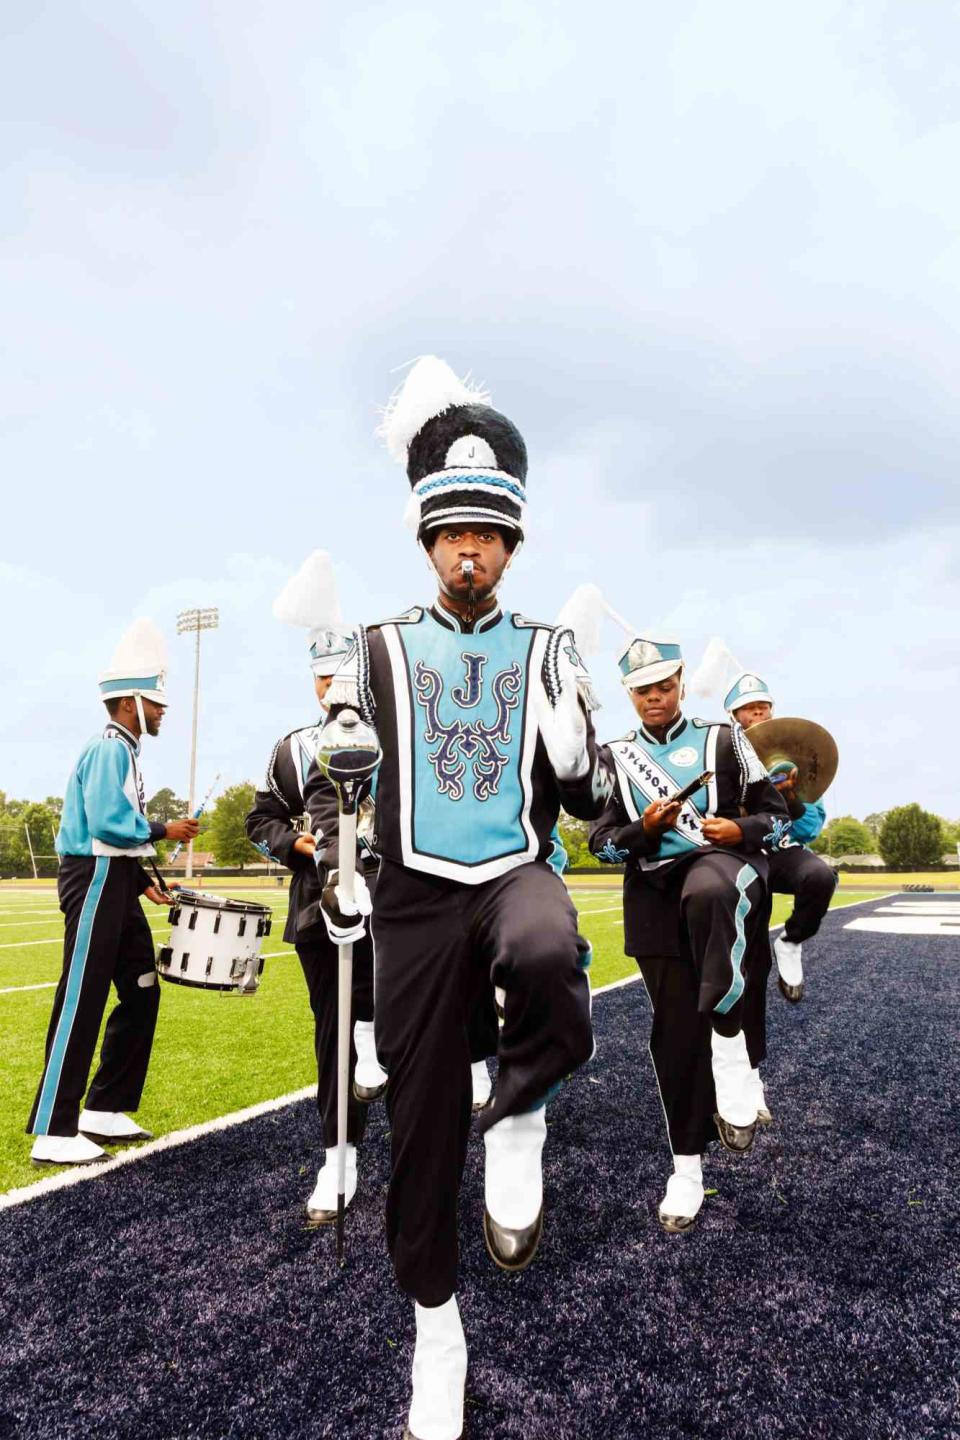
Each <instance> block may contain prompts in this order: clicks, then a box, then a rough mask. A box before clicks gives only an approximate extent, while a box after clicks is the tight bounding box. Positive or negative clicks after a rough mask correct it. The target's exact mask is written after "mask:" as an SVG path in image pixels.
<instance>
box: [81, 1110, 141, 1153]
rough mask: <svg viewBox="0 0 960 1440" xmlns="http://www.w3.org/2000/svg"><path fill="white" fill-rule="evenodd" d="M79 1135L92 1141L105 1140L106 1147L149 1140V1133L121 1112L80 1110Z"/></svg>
mask: <svg viewBox="0 0 960 1440" xmlns="http://www.w3.org/2000/svg"><path fill="white" fill-rule="evenodd" d="M77 1129H78V1130H79V1131H80V1133H81V1135H89V1136H90V1138H91V1139H92V1140H106V1142H107V1144H108V1145H124V1144H126V1142H127V1141H128V1140H149V1139H151V1135H150V1131H149V1130H144V1128H143V1126H142V1125H138V1124H137V1122H136V1120H131V1119H130V1116H129V1115H124V1113H123V1111H122V1110H81V1111H80V1123H79V1125H78V1126H77Z"/></svg>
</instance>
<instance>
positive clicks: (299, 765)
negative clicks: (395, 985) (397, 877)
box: [246, 725, 378, 1148]
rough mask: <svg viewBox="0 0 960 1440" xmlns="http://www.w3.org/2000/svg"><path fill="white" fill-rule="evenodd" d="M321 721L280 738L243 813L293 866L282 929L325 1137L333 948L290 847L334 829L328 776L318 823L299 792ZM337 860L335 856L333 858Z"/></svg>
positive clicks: (356, 1005) (330, 1129)
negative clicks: (298, 975)
mask: <svg viewBox="0 0 960 1440" xmlns="http://www.w3.org/2000/svg"><path fill="white" fill-rule="evenodd" d="M319 734H320V726H319V725H308V726H305V727H304V728H303V729H300V730H293V731H291V733H290V734H289V735H285V736H284V737H283V738H282V739H281V740H278V741H277V743H276V745H275V746H274V747H273V751H272V753H271V755H270V760H269V763H268V765H267V773H266V779H265V780H264V783H263V788H262V789H260V790H258V791H257V793H256V795H255V797H254V802H253V809H252V810H251V811H250V813H249V815H248V816H247V821H246V826H247V835H248V836H249V837H250V839H251V841H252V842H253V844H254V845H255V846H256V847H257V849H258V850H259V851H260V853H261V854H262V855H265V856H267V857H268V858H270V859H273V860H276V861H277V863H278V864H280V865H284V866H285V867H286V868H287V869H288V870H289V871H290V872H291V879H290V904H289V908H288V910H287V922H286V925H285V927H284V931H283V938H284V941H285V942H286V943H287V944H288V945H293V946H295V948H296V952H297V957H298V959H299V961H300V965H301V968H302V970H303V975H304V979H305V980H306V983H307V992H308V994H309V996H310V1009H311V1010H312V1012H313V1019H314V1052H315V1054H316V1057H317V1109H318V1110H319V1112H320V1117H321V1121H322V1124H323V1134H324V1144H325V1145H326V1146H327V1147H328V1148H331V1147H332V1146H334V1145H336V1143H337V973H338V951H337V947H336V945H334V944H333V942H332V941H331V940H330V938H329V936H328V934H327V928H326V926H325V925H324V923H323V918H322V916H321V914H320V881H319V879H318V873H317V866H316V864H315V863H314V860H313V857H312V856H311V855H302V854H301V853H300V852H299V851H298V850H296V849H295V848H294V847H295V845H296V842H297V838H298V836H300V835H302V834H303V833H304V829H305V828H312V829H314V830H316V829H321V830H322V831H323V834H324V836H325V835H326V834H327V833H328V832H329V831H331V830H332V831H333V833H334V834H335V833H336V818H337V797H336V792H335V790H334V787H333V785H332V783H331V782H330V781H329V780H325V779H324V778H323V777H322V776H319V777H318V784H317V787H316V796H315V807H316V811H317V815H318V820H317V823H316V825H314V826H312V827H308V826H305V825H304V824H303V823H302V822H303V820H304V816H305V805H304V799H303V791H304V786H305V784H306V779H307V775H308V774H309V772H310V767H311V765H312V764H313V758H314V756H315V755H316V752H317V738H318V736H319ZM333 863H334V865H335V864H336V861H335V860H334V861H333ZM358 864H359V865H360V868H361V869H362V870H363V871H364V874H365V875H366V877H367V883H368V885H369V886H370V889H371V891H373V890H374V886H375V878H376V870H377V864H378V861H377V857H376V855H375V854H374V852H373V851H372V850H371V849H370V847H369V846H366V845H364V846H362V847H359V848H358ZM372 1019H373V944H372V941H371V939H370V937H369V935H367V936H364V938H363V939H362V940H360V941H358V942H357V943H356V944H355V945H354V950H353V1006H352V1011H351V1033H352V1023H353V1021H354V1020H372ZM356 1063H357V1056H356V1051H355V1049H354V1047H353V1046H352V1045H351V1047H350V1090H349V1096H350V1098H349V1101H348V1111H347V1140H348V1142H349V1143H350V1144H351V1145H356V1144H357V1143H358V1142H359V1141H360V1140H361V1139H362V1137H363V1132H364V1129H365V1127H366V1115H367V1107H366V1106H365V1105H361V1104H360V1103H359V1101H357V1100H356V1098H355V1097H354V1094H353V1075H354V1070H355V1069H356Z"/></svg>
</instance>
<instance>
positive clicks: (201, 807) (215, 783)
mask: <svg viewBox="0 0 960 1440" xmlns="http://www.w3.org/2000/svg"><path fill="white" fill-rule="evenodd" d="M219 783H220V771H219V770H218V771H217V773H216V775H214V777H213V784H212V785H211V786H210V789H209V790H208V791H207V793H206V795H204V797H203V799H202V800H201V801H200V804H199V805H198V806H197V808H196V810H194V812H193V818H194V820H199V819H200V816H201V815H202V814H203V812H204V810H206V808H207V806H208V805H209V803H210V796H211V795H212V794H213V792H214V790H216V788H217V786H218V784H219ZM182 849H183V841H182V840H178V841H177V843H176V845H175V846H174V847H173V850H172V852H171V854H170V859H169V860H168V861H167V864H168V865H172V864H173V863H174V861H175V860H176V858H177V856H178V855H179V854H180V851H181V850H182Z"/></svg>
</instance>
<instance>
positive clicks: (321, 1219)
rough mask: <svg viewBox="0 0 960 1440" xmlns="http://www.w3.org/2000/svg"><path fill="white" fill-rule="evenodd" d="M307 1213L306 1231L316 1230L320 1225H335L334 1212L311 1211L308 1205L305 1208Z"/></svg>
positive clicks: (335, 1214)
mask: <svg viewBox="0 0 960 1440" xmlns="http://www.w3.org/2000/svg"><path fill="white" fill-rule="evenodd" d="M305 1209H306V1212H307V1229H308V1230H317V1229H319V1227H320V1226H321V1225H336V1223H337V1212H336V1210H313V1209H311V1207H310V1206H309V1205H307V1206H305Z"/></svg>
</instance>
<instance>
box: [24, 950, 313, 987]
mask: <svg viewBox="0 0 960 1440" xmlns="http://www.w3.org/2000/svg"><path fill="white" fill-rule="evenodd" d="M294 954H296V951H294V950H268V951H267V953H266V955H263V956H261V959H263V960H282V959H284V958H285V957H286V956H287V955H294ZM57 983H58V982H57V981H56V980H44V981H43V982H42V983H40V984H37V985H6V986H4V987H3V988H2V989H0V995H20V994H21V993H22V992H23V991H24V990H55V989H56V988H57Z"/></svg>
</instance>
